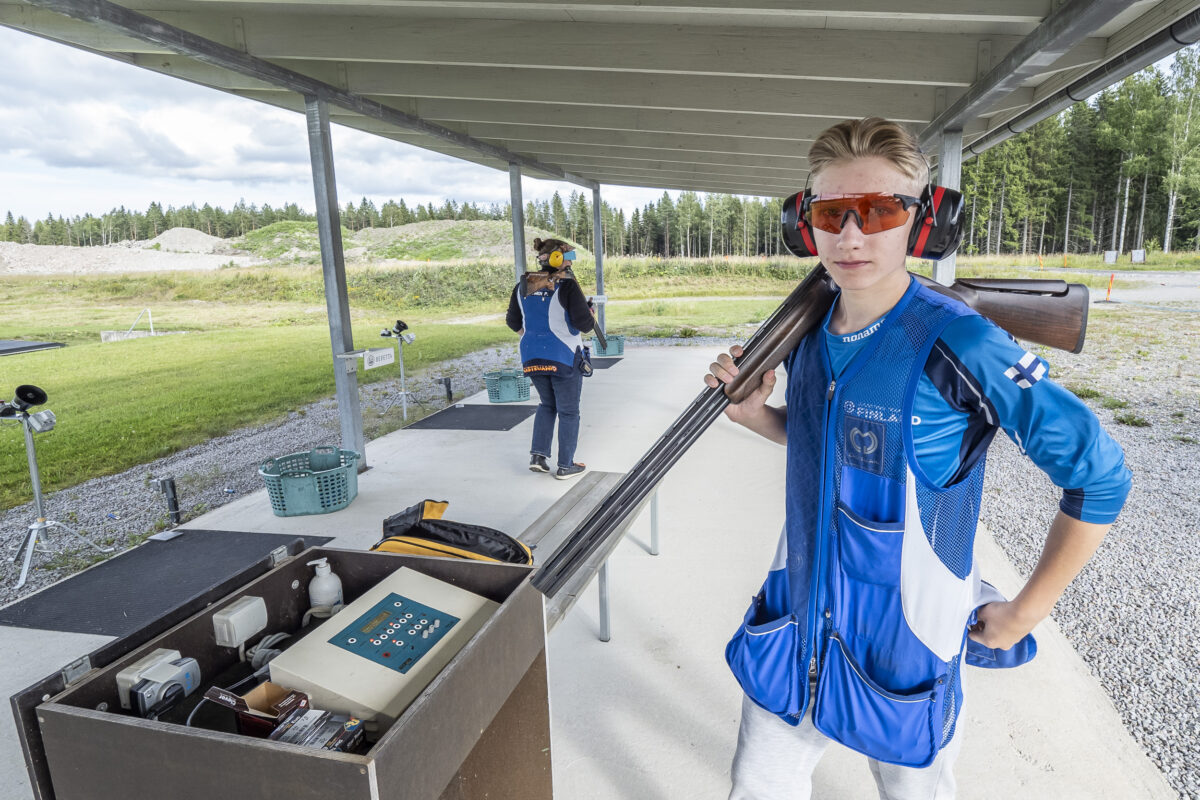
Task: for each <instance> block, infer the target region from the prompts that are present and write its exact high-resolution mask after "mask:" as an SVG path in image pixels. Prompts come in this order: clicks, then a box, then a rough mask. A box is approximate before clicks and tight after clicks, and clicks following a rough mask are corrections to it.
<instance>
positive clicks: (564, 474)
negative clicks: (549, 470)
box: [554, 461, 587, 481]
mask: <svg viewBox="0 0 1200 800" xmlns="http://www.w3.org/2000/svg"><path fill="white" fill-rule="evenodd" d="M585 472H587V465H586V464H580V463H579V462H578V461H576V462H575V463H574V464H572V465H571V466H569V467H559V468H558V472H556V473H554V477H555V478H557V479H558V480H560V481H565V480H569V479H571V478H576V477H578V476H580V475H582V474H583V473H585Z"/></svg>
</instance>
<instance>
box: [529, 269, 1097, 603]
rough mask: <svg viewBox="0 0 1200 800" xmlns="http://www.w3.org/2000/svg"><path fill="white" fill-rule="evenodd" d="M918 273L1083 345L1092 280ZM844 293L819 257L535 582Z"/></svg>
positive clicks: (643, 492)
mask: <svg viewBox="0 0 1200 800" xmlns="http://www.w3.org/2000/svg"><path fill="white" fill-rule="evenodd" d="M915 277H916V278H917V280H919V281H920V282H921V283H922V284H924V285H925V286H928V287H929V288H931V289H933V290H934V291H937V292H940V293H941V294H944V295H946V296H948V297H952V298H955V299H957V300H960V301H962V302H963V303H965V304H966V305H968V306H970V307H971V308H973V309H975V310H976V311H978V312H979V313H980V314H982V315H983V316H985V317H987V318H989V319H991V320H992V321H993V322H995V323H996V324H997V325H999V326H1000V327H1001V328H1004V329H1005V330H1007V331H1008V332H1009V333H1011V334H1013V335H1014V336H1016V337H1018V338H1021V339H1027V340H1029V341H1033V342H1037V343H1039V344H1045V345H1049V346H1051V347H1056V348H1059V349H1062V350H1070V351H1071V352H1073V353H1078V352H1079V351H1080V349H1081V348H1082V347H1083V338H1084V333H1085V329H1086V326H1087V304H1088V295H1087V287H1085V286H1082V285H1080V284H1067V283H1065V282H1063V281H1053V280H1051V281H1039V280H1027V281H989V280H982V279H971V280H969V281H955V283H954V284H953V285H952V286H948V287H947V286H942V285H941V284H938V283H935V282H933V281H931V280H930V279H928V278H925V277H922V276H920V275H918V276H915ZM836 296H837V290H836V288H835V287H834V285H833V282H832V281H831V280H830V277H829V273H828V271H826V269H825V267H824V266H823V265H821V264H817V266H816V268H815V269H813V270H812V272H810V273H809V274H808V275H807V276H806V277H805V278H804V280H803V281H801V283H800V285H799V286H797V287H796V288H795V290H794V291H793V292H792V293H791V294H790V295H788V297H787V299H786V300H784V301H783V304H782V305H780V306H779V308H777V309H775V311H774V313H772V314H771V316H770V317H768V318H767V320H766V322H764V323H763V324H762V326H761V327H760V328H759V329H758V330H757V331H756V332H755V333H754V335H753V336H751V337H750V339H749V341H747V342H746V344H745V345H744V346H743V352H742V356H741V358H738V359H735V363H736V364H737V367H738V375H737V377H736V378H734V380H733V381H731V382H730V383H728V384H726V385H724V386H720V387H717V388H711V387H705V389H704V391H702V392H701V393H700V394H699V395H697V397H696V399H695V400H693V401H692V403H691V405H689V406H688V407H687V409H685V410H684V412H683V413H682V414H681V415H680V416H679V418H678V419H676V420H675V421H674V422H673V423H671V426H670V427H669V428H667V430H666V432H665V433H663V435H662V436H660V437H659V438H658V441H656V442H655V443H654V444H653V445H652V446H651V447H650V449H649V450H647V451H646V454H645V455H643V456H642V457H641V459H640V460H639V461H638V462H637V463H636V464H635V465H634V466H633V467H632V468H631V469H630V470H629V471H628V472H627V473H625V476H624V477H623V478H622V479H621V480H620V481H619V482H618V483H617V485H616V486H614V487H613V489H612V491H610V492H609V493H608V496H607V497H605V499H604V500H603V501H602V502H601V503H600V505H598V506H597V507H596V508H595V509H594V510H593V511H592V513H591V514H590V515H589V516H588V518H587V519H585V520H584V522H583V524H582V525H580V526H579V528H577V529H576V530H575V533H573V534H572V535H571V536H570V537H569V538H568V539H567V540H566V541H565V542H563V543H562V544H561V545H560V546H559V548H558V549H557V550H555V551H554V553H553V554H552V555H551V556H550V558H549V559H547V560H546V562H545V563H544V564H543V565H542V566H541V568H539V569H538V571H537V572H536V573H534V576H533V580H532V583H533V585H534V588H536V589H538V590H539V591H540V592H542V594H544V595H546V596H547V597H554V595H555V594H557V593H558V591H559V589H561V588H562V587H563V586H564V585H565V584H566V583H567V581H569V580H570V579H571V577H572V576H573V575H574V574H575V572H576V571H577V570H579V569H580V568H581V567H582V566H583V565H584V564H585V563H586V562H587V559H588V557H589V556H590V555H591V554H592V553H594V552H595V551H596V550H597V549H599V548H600V546H601V545H603V544H604V542H605V541H606V540H607V539H608V538H609V537H611V536H612V535H613V534H614V533H615V532H616V531H617V530H619V529H620V528H621V526H622V523H624V521H625V520H626V518H628V516H629V515H630V514H631V513H632V512H633V511H634V509H636V508H637V507H638V505H639V504H640V503H641V502H642V500H644V499H645V498H646V496H647V495H649V494H650V492H651V491H653V490H654V488H655V487H656V486H657V485H658V484H659V482H660V481H661V480H662V479H663V477H664V476H665V475H666V474H667V471H668V470H670V469H671V467H673V466H674V465H675V463H676V462H677V461H679V459H680V458H681V457H682V456H683V454H684V453H685V452H687V450H688V448H689V447H691V446H692V444H693V443H694V442H695V441H696V440H697V439H699V438H700V435H701V434H703V433H704V431H706V430H707V429H708V427H709V426H710V425H712V423H713V422H715V421H716V420H717V418H718V417H719V416H720V415H721V412H722V411H724V410H725V407H726V406H728V405H729V404H730V403H740V402H741V401H742V400H744V399H745V398H746V396H747V395H749V394H750V393H751V392H753V391H754V390H755V389H756V388H758V386H759V385H760V383H761V380H762V375H763V373H764V372H767V371H768V370H771V369H774V368H775V367H777V366H778V365H779V364H781V363H782V362H783V360H784V358H785V357H786V356H787V354H788V353H790V352H791V351H792V350H793V349H794V348H795V347H796V345H797V344H799V342H800V340H801V339H803V338H804V336H806V335H807V334H808V333H809V331H811V330H812V329H813V328H815V327H816V326H817V325H819V324H820V323H821V320H822V319H824V317H825V315H826V314H827V313H828V311H829V307H830V306H831V305H832V304H833V300H834V298H835V297H836Z"/></svg>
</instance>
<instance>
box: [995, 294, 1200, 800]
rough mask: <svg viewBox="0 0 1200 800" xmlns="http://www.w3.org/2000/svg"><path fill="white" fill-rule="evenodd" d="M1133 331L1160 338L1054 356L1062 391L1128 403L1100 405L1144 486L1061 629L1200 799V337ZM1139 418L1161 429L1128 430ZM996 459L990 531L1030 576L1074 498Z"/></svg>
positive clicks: (1167, 318)
mask: <svg viewBox="0 0 1200 800" xmlns="http://www.w3.org/2000/svg"><path fill="white" fill-rule="evenodd" d="M1132 324H1140V325H1143V326H1146V331H1147V332H1146V333H1145V334H1141V335H1138V336H1136V337H1135V339H1134V342H1133V343H1130V342H1129V341H1127V340H1126V341H1125V346H1124V347H1119V346H1118V343H1116V342H1110V341H1107V340H1106V339H1100V338H1095V339H1093V340H1092V341H1089V343H1088V346H1087V348H1086V350H1085V352H1084V353H1082V354H1080V355H1071V354H1069V353H1062V352H1042V353H1041V355H1042V356H1043V357H1044V358H1046V359H1047V360H1048V361H1049V362H1050V364H1051V376H1052V377H1053V378H1055V379H1056V380H1058V381H1059V382H1060V383H1063V384H1065V385H1068V386H1072V385H1075V386H1078V385H1087V386H1091V387H1095V388H1096V389H1099V390H1100V391H1102V392H1103V393H1104V394H1105V395H1107V396H1108V397H1111V398H1116V399H1119V400H1123V401H1126V402H1128V407H1127V408H1123V409H1112V410H1110V409H1107V408H1105V407H1104V404H1103V398H1096V399H1094V400H1088V401H1087V402H1088V404H1089V405H1090V406H1091V407H1092V408H1093V409H1094V410H1095V412H1096V414H1097V416H1099V418H1100V420H1101V422H1102V423H1103V424H1104V426H1105V428H1106V429H1107V430H1108V431H1109V433H1111V434H1112V435H1113V437H1114V438H1115V439H1116V440H1117V441H1118V442H1119V443H1120V444H1121V446H1122V447H1123V448H1124V450H1125V460H1126V464H1127V465H1128V466H1129V468H1130V470H1131V471H1132V472H1133V476H1134V477H1133V491H1132V493H1131V494H1130V496H1129V500H1128V501H1127V503H1126V506H1125V509H1124V510H1123V511H1122V513H1121V517H1120V519H1118V520H1117V523H1116V524H1115V525H1114V526H1113V528H1112V530H1111V531H1110V533H1109V535H1108V536H1107V537H1106V538H1105V540H1104V542H1103V544H1102V545H1101V546H1100V549H1099V551H1098V552H1097V554H1096V556H1095V557H1094V559H1093V560H1092V561H1091V563H1089V564H1088V566H1087V567H1086V568H1085V569H1084V571H1083V573H1082V574H1081V575H1080V576H1079V578H1078V579H1077V580H1076V581H1075V582H1074V583H1073V584H1071V586H1070V587H1069V588H1068V589H1067V591H1066V593H1065V594H1064V595H1063V599H1062V600H1061V601H1060V602H1059V604H1058V606H1057V608H1056V609H1055V612H1054V619H1055V620H1056V621H1057V622H1058V624H1059V626H1060V627H1061V628H1062V630H1063V632H1064V633H1065V634H1066V636H1067V638H1068V639H1070V641H1071V643H1072V644H1073V645H1074V646H1075V648H1076V650H1077V651H1078V652H1079V654H1080V655H1081V656H1082V657H1083V659H1084V661H1085V662H1087V664H1088V666H1089V668H1090V669H1091V671H1092V673H1093V674H1095V675H1096V677H1097V678H1098V679H1099V681H1100V683H1101V685H1102V686H1103V687H1104V689H1105V690H1106V691H1107V692H1108V694H1109V697H1111V698H1112V701H1113V703H1114V705H1115V706H1116V708H1117V711H1118V712H1119V713H1120V714H1121V718H1122V719H1123V720H1124V722H1125V725H1126V726H1127V727H1128V729H1129V731H1130V732H1131V734H1132V735H1133V737H1134V739H1135V740H1136V741H1137V742H1138V743H1139V744H1140V745H1141V746H1142V748H1143V749H1144V750H1145V751H1146V752H1147V753H1148V754H1149V755H1150V758H1151V759H1152V760H1153V761H1154V762H1155V763H1156V764H1157V765H1158V766H1159V767H1160V768H1161V769H1162V771H1163V773H1164V774H1165V775H1166V776H1167V779H1168V780H1169V781H1170V783H1171V785H1172V787H1173V788H1174V789H1175V790H1176V791H1177V792H1179V794H1180V796H1181V797H1185V798H1200V772H1198V769H1197V765H1198V764H1200V682H1197V681H1196V675H1197V674H1200V630H1198V629H1197V626H1196V622H1197V620H1200V613H1198V612H1200V586H1198V585H1197V579H1198V578H1200V510H1198V508H1197V497H1200V467H1198V466H1197V461H1200V325H1197V324H1196V317H1195V315H1194V314H1186V313H1180V312H1175V313H1163V312H1148V313H1145V314H1144V316H1143V317H1141V318H1139V319H1137V320H1136V322H1135V323H1132ZM1098 327H1099V326H1097V325H1095V323H1093V330H1095V329H1097V328H1098ZM1150 331H1153V332H1152V333H1151V332H1150ZM1109 404H1110V405H1113V403H1112V401H1109ZM1130 412H1132V413H1134V414H1136V415H1137V416H1139V417H1141V418H1142V419H1143V420H1144V421H1145V422H1146V423H1148V425H1146V426H1145V427H1137V426H1132V425H1127V424H1120V423H1118V422H1116V421H1115V420H1114V417H1115V416H1116V415H1120V414H1127V413H1130ZM989 459H990V460H991V464H990V469H989V470H988V473H987V483H986V486H985V491H984V499H983V514H982V519H983V522H984V523H985V524H986V525H987V526H988V528H989V529H990V530H991V531H992V532H993V533H994V534H995V537H996V540H997V541H998V542H999V544H1000V546H1001V547H1002V548H1003V549H1004V551H1005V552H1006V553H1007V554H1008V556H1009V558H1010V559H1011V560H1012V562H1013V563H1014V565H1015V566H1016V567H1017V570H1018V571H1019V572H1020V573H1021V574H1023V575H1026V576H1027V575H1028V574H1029V573H1030V572H1031V571H1032V569H1033V566H1034V564H1035V563H1036V562H1037V558H1038V556H1039V555H1040V554H1041V548H1042V544H1043V542H1044V541H1045V535H1046V531H1047V530H1048V528H1049V526H1050V521H1051V518H1052V517H1053V514H1054V511H1055V510H1056V509H1057V502H1058V498H1059V496H1060V491H1059V490H1058V489H1057V488H1056V487H1054V486H1053V485H1052V484H1051V483H1050V482H1049V480H1048V479H1047V478H1046V477H1045V475H1043V474H1042V473H1041V472H1040V471H1039V470H1038V469H1037V468H1036V467H1034V466H1033V465H1032V463H1031V462H1029V461H1028V459H1026V458H1024V457H1023V456H1021V455H1020V454H1019V452H1018V451H1017V448H1016V447H1015V446H1014V445H1013V444H1012V443H1011V442H1009V441H1008V439H1007V438H1005V437H1004V436H998V437H997V438H996V444H995V445H993V447H992V449H991V451H990V453H989Z"/></svg>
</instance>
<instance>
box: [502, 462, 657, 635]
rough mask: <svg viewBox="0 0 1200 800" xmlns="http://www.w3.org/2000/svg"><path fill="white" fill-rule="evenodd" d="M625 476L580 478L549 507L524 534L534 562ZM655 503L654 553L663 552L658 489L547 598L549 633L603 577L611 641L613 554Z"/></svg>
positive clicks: (604, 620)
mask: <svg viewBox="0 0 1200 800" xmlns="http://www.w3.org/2000/svg"><path fill="white" fill-rule="evenodd" d="M622 477H624V473H621V472H589V473H587V474H585V475H583V476H581V477H580V478H579V480H578V481H577V482H576V484H575V485H574V486H572V487H571V490H570V491H568V492H567V493H566V494H565V495H563V496H562V497H560V498H559V499H558V501H557V502H555V503H554V505H552V506H550V508H548V509H546V511H545V513H543V514H542V515H541V516H540V517H538V518H537V520H535V521H534V523H533V524H532V525H530V526H529V527H528V528H526V529H525V531H524V533H522V534H521V535H520V536H519V537H518V538H519V539H520V540H521V541H522V542H524V543H525V544H527V545H529V547H530V548H531V549H533V551H534V562H535V563H542V562H544V561H545V560H546V559H548V558H549V557H550V555H551V554H552V553H553V552H554V551H555V550H556V549H557V548H558V546H559V545H560V544H562V543H563V542H564V541H565V540H566V539H567V538H568V537H569V536H570V535H571V534H572V533H574V532H575V530H576V529H577V528H579V526H580V525H582V524H583V522H584V520H586V519H587V517H588V515H589V514H591V513H592V511H593V510H595V508H596V507H597V506H598V505H600V503H601V502H602V501H603V500H604V498H605V497H606V496H608V493H609V492H610V491H612V488H613V487H614V486H616V484H617V482H618V481H619V480H621V478H622ZM647 504H649V506H650V555H653V556H656V555H658V493H657V492H654V493H652V494H651V495H650V496H649V497H648V498H647V499H646V500H644V501H643V502H642V503H641V505H639V506H638V507H637V509H635V510H634V512H633V513H632V514H630V515H629V518H628V520H627V521H626V522H625V524H624V525H623V526H622V527H621V534H620V535H619V536H613V537H612V538H611V539H609V540H608V541H607V542H605V544H604V546H603V547H601V548H599V549H598V550H597V551H596V552H594V553H592V555H591V556H590V557H589V558H588V560H587V563H586V564H585V565H584V567H583V568H582V569H580V570H579V571H578V572H577V573H575V575H574V576H572V578H571V580H570V581H568V582H567V584H566V585H565V586H563V588H562V589H561V590H560V591H559V592H558V594H556V595H555V596H554V597H553V598H550V599H548V600H547V601H546V632H547V633H549V632H550V631H551V630H553V628H554V626H555V625H557V624H558V622H559V620H561V619H562V618H563V617H565V616H566V614H567V612H568V611H570V610H571V606H573V605H575V601H576V600H577V599H578V598H579V595H581V594H583V592H584V590H586V589H587V587H588V584H589V583H591V581H592V576H594V575H595V576H598V577H599V580H600V584H599V589H600V641H602V642H607V641H608V640H609V639H611V638H612V637H611V628H610V617H609V602H608V599H609V593H608V557H609V555H610V554H611V553H612V551H613V550H615V549H616V547H617V545H618V544H620V542H621V540H622V539H623V538H624V537H625V531H626V530H628V529H629V526H630V525H632V524H633V522H634V520H636V519H638V517H640V516H641V514H642V511H643V510H644V509H645V506H646V505H647Z"/></svg>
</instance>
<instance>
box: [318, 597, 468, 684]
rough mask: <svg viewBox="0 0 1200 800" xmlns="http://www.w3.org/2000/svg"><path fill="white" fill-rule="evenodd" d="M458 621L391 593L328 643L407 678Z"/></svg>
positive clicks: (456, 618)
mask: <svg viewBox="0 0 1200 800" xmlns="http://www.w3.org/2000/svg"><path fill="white" fill-rule="evenodd" d="M458 621H459V620H458V617H456V616H454V615H453V614H447V613H445V612H444V611H438V610H437V609H436V608H430V607H429V606H427V605H425V604H424V603H418V602H417V601H416V600H413V599H412V598H409V597H405V596H404V595H399V594H396V593H395V592H393V593H391V594H389V595H388V596H387V597H385V598H383V599H382V600H380V601H379V602H378V603H376V604H375V605H373V606H371V608H370V609H369V610H368V611H367V612H366V613H365V614H363V615H362V616H361V617H359V618H358V619H356V620H354V622H353V623H352V624H351V625H350V626H349V627H347V628H345V629H344V630H342V631H339V632H338V633H337V635H335V636H334V637H333V638H332V639H330V640H329V643H330V644H335V645H337V646H338V647H340V648H342V649H343V650H349V651H350V652H351V653H356V654H357V655H360V656H362V657H363V658H366V659H370V660H371V661H374V662H375V663H376V664H380V665H382V666H385V667H387V668H388V669H394V670H396V671H397V672H399V673H401V674H406V673H407V672H408V670H409V669H410V668H411V667H412V666H413V665H414V664H416V663H417V662H418V661H420V660H421V658H422V657H423V656H424V655H425V654H426V653H428V652H429V651H430V650H431V649H432V648H433V647H434V645H436V644H437V643H438V642H440V641H441V640H442V637H444V636H445V635H446V634H447V633H448V632H449V631H450V629H451V628H453V627H454V626H455V624H456V623H457V622H458Z"/></svg>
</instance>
